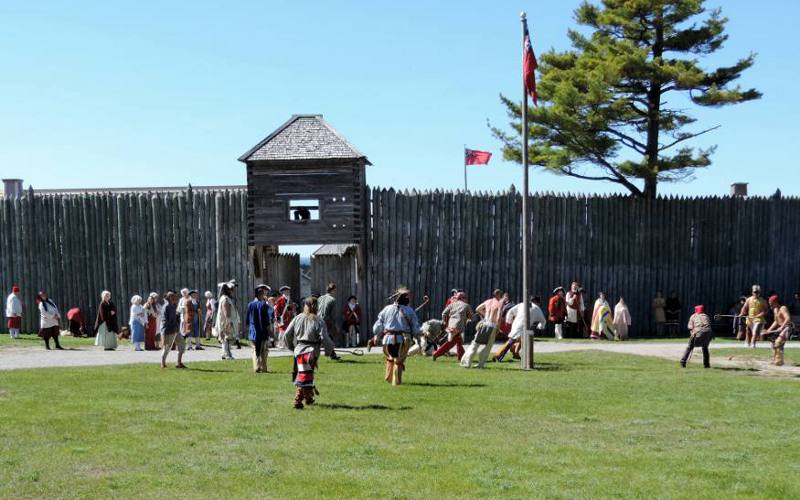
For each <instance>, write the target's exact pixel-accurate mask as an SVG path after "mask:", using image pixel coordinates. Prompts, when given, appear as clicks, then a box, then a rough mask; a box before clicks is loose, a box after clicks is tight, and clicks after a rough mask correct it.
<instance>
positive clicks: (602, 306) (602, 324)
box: [591, 292, 614, 340]
mask: <svg viewBox="0 0 800 500" xmlns="http://www.w3.org/2000/svg"><path fill="white" fill-rule="evenodd" d="M591 329H592V335H591V338H592V339H595V340H596V339H601V338H603V339H608V340H613V339H614V318H613V317H612V316H611V307H610V306H609V305H608V301H607V300H606V294H605V292H600V294H599V295H598V297H597V300H596V301H595V302H594V309H593V310H592V326H591Z"/></svg>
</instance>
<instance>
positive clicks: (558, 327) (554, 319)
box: [547, 286, 567, 340]
mask: <svg viewBox="0 0 800 500" xmlns="http://www.w3.org/2000/svg"><path fill="white" fill-rule="evenodd" d="M565 296H566V292H565V290H564V287H563V286H560V287H558V288H556V289H555V290H553V296H552V297H550V302H548V304H547V317H548V319H549V320H550V322H551V323H553V331H554V332H555V337H556V338H557V339H559V340H560V339H563V338H564V320H566V319H567V300H566V298H565Z"/></svg>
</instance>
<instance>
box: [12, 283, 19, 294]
mask: <svg viewBox="0 0 800 500" xmlns="http://www.w3.org/2000/svg"><path fill="white" fill-rule="evenodd" d="M11 293H19V287H18V286H17V285H14V286H12V287H11Z"/></svg>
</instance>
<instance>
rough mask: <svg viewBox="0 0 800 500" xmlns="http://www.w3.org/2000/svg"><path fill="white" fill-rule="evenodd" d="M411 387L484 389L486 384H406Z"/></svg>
mask: <svg viewBox="0 0 800 500" xmlns="http://www.w3.org/2000/svg"><path fill="white" fill-rule="evenodd" d="M403 385H410V386H413V387H486V384H460V383H457V382H408V383H406V384H403Z"/></svg>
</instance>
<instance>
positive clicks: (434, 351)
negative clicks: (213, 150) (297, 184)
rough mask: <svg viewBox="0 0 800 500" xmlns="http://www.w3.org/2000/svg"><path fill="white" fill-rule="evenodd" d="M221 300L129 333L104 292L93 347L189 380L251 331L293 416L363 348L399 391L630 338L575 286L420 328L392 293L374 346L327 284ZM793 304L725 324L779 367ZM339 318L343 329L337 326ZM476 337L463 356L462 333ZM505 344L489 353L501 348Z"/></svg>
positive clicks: (604, 306) (659, 317)
mask: <svg viewBox="0 0 800 500" xmlns="http://www.w3.org/2000/svg"><path fill="white" fill-rule="evenodd" d="M217 288H218V290H217V294H216V295H215V294H213V293H211V292H210V291H206V292H205V294H204V298H205V302H203V301H201V299H200V293H199V291H198V290H189V289H187V288H184V289H182V290H181V291H180V292H175V291H173V290H168V291H167V292H166V293H165V294H164V296H163V297H161V296H160V295H159V294H158V293H155V292H153V293H150V294H149V295H148V297H147V300H146V301H145V300H144V299H143V298H142V297H141V296H139V295H134V296H133V297H132V298H131V299H130V311H129V312H130V314H129V321H128V328H127V329H121V328H120V325H119V321H118V314H117V308H116V306H115V304H114V302H113V301H112V295H111V292H109V291H103V292H102V293H101V294H100V303H99V304H98V307H97V316H96V319H95V323H94V328H93V332H94V333H95V335H96V337H95V345H97V346H101V347H102V348H103V349H105V350H109V351H110V350H115V349H116V348H117V347H118V339H119V338H120V337H121V336H124V335H125V333H123V330H127V333H128V334H129V335H130V339H131V342H132V344H133V348H134V350H136V351H143V350H158V349H160V350H161V367H162V368H165V367H166V362H167V358H168V356H169V354H170V352H171V351H173V350H175V351H177V362H176V365H175V366H176V368H186V365H185V364H184V363H183V355H184V352H185V351H186V350H187V349H189V350H192V349H195V350H202V349H204V347H203V345H202V343H201V339H206V340H208V339H211V338H212V337H215V338H216V339H217V341H218V342H219V344H221V347H222V359H223V360H231V359H234V356H233V353H232V348H233V346H236V347H237V348H239V349H240V348H241V343H240V330H241V329H242V327H244V328H245V329H246V332H247V339H248V340H249V341H250V344H251V346H252V359H253V371H254V372H256V373H266V372H268V358H269V350H270V348H273V347H276V346H277V347H282V348H285V349H289V350H290V351H292V354H293V375H292V381H293V384H294V386H295V396H294V406H295V408H298V409H300V408H303V407H304V405H308V404H313V402H314V396H315V395H317V394H319V393H318V391H317V388H316V383H315V378H314V373H315V369H316V367H317V363H318V360H319V358H320V356H321V355H322V354H323V353H324V354H325V355H327V356H329V357H331V358H333V359H338V355H337V353H336V349H337V348H349V347H356V346H359V345H362V342H366V344H367V346H368V348H372V347H375V346H381V348H382V350H383V355H384V363H385V373H384V380H385V381H386V382H388V383H390V384H392V385H400V384H402V380H403V372H404V371H405V368H406V366H405V363H406V359H407V358H408V356H411V355H415V354H421V355H424V356H430V357H431V359H432V360H433V361H436V360H437V359H438V358H441V357H442V356H449V355H451V352H452V351H453V350H455V354H456V356H457V357H458V361H459V364H460V366H462V367H464V368H472V367H477V368H484V367H485V366H486V364H487V362H488V361H489V359H492V360H493V361H497V362H502V361H503V360H504V359H505V357H506V356H507V355H508V354H509V353H511V355H512V357H513V358H515V359H519V358H520V346H521V343H522V342H521V340H522V338H523V335H529V336H530V337H531V338H532V337H533V335H534V330H538V331H539V332H543V331H544V330H545V328H546V325H547V324H548V322H550V323H552V324H553V325H554V326H553V332H554V336H555V337H556V338H557V339H561V338H564V337H578V338H580V337H584V338H590V339H607V340H625V339H627V338H628V331H629V328H630V326H631V315H630V312H629V311H628V308H627V305H626V304H625V301H624V299H623V298H622V297H619V299H618V302H617V303H616V305H615V306H614V308H613V310H612V308H611V306H610V304H609V302H608V299H607V296H606V294H605V293H604V292H599V293H598V295H597V299H596V300H595V301H594V304H593V307H592V309H591V314H590V315H588V316H587V312H588V310H587V307H586V304H585V299H584V290H583V288H582V287H581V285H580V283H579V282H577V281H574V282H573V283H571V285H570V287H569V290H568V291H567V290H565V289H564V288H563V287H560V286H559V287H556V288H555V289H554V290H553V292H552V296H551V297H550V299H549V301H548V303H547V308H546V313H545V311H543V310H542V301H541V298H540V297H531V298H530V300H529V302H527V303H525V302H519V303H516V302H512V300H511V298H510V295H509V294H508V293H507V292H504V291H503V290H500V289H496V290H494V291H493V293H492V295H491V296H490V297H488V298H487V299H485V300H484V301H482V302H480V304H478V305H477V306H476V307H475V308H473V307H472V306H471V305H470V303H469V301H468V299H467V296H466V294H465V292H464V291H463V290H460V289H453V290H451V294H450V296H449V298H448V299H447V301H446V303H445V306H444V309H443V311H442V312H441V315H440V318H439V317H436V318H433V319H429V320H428V321H425V322H420V319H419V316H418V315H417V312H418V309H421V308H422V307H425V306H426V305H428V304H429V300H428V298H427V297H424V300H423V301H422V304H421V305H420V306H419V307H418V308H417V309H414V308H413V307H412V306H411V302H412V300H413V294H412V292H411V290H409V289H407V288H399V289H397V290H396V292H395V293H394V294H393V295H392V296H391V297H390V300H391V303H390V304H389V305H387V306H386V307H384V308H383V309H382V310H381V311H380V312H379V313H378V315H377V318H376V320H375V322H374V323H373V325H372V329H371V332H370V335H368V336H367V338H365V337H362V332H361V330H360V326H361V323H362V318H363V316H362V310H361V306H360V305H359V304H358V300H357V298H356V297H355V296H350V297H348V299H347V301H346V302H345V304H344V305H343V307H342V309H341V310H340V311H341V315H340V316H337V314H336V311H337V301H336V292H337V290H336V284H334V283H330V284H328V286H327V287H326V293H325V294H324V295H319V294H312V295H311V296H309V297H307V298H305V299H304V300H303V301H302V307H300V305H299V304H297V303H295V302H294V301H293V299H292V294H291V291H292V290H291V288H290V287H288V286H282V287H280V289H279V290H278V291H277V292H273V290H272V289H271V287H269V286H268V285H258V286H256V287H255V289H254V290H253V297H252V300H251V301H250V302H249V303H248V304H247V309H246V317H245V318H244V320H242V319H241V318H240V317H239V312H238V307H237V304H236V299H235V297H234V295H235V291H236V290H237V288H238V285H237V283H236V281H235V280H230V281H226V282H223V283H219V284H218V287H217ZM19 294H20V288H19V287H18V286H14V287H13V288H12V291H11V294H10V295H9V296H8V298H7V300H6V311H5V312H6V317H7V320H8V322H7V324H8V328H9V332H10V334H11V337H12V338H18V337H19V333H20V328H21V318H22V314H23V311H24V308H23V304H22V301H21V299H20V297H19ZM36 297H37V298H36V301H37V306H38V310H39V319H40V330H39V336H40V337H41V338H42V339H43V341H44V343H45V347H46V348H47V349H50V348H51V347H50V341H51V340H52V341H54V347H55V348H56V349H62V346H61V345H60V343H59V336H60V326H61V314H60V312H59V307H58V306H57V305H56V304H55V302H53V300H52V299H51V298H50V297H49V296H48V294H47V293H46V292H44V291H40V292H39V293H38V294H37V296H36ZM798 305H800V294H795V304H794V306H795V309H794V310H792V308H791V307H790V306H788V305H786V304H783V303H782V302H781V301H780V299H779V297H778V296H777V295H774V294H771V295H770V296H769V299H768V300H765V299H764V298H763V297H762V291H761V287H760V286H758V285H753V287H752V293H751V295H750V296H749V297H742V298H741V301H740V303H739V307H738V308H734V309H733V310H732V313H733V314H730V315H715V319H718V318H719V317H722V316H725V317H730V318H732V319H733V324H734V330H735V332H736V334H737V338H740V340H743V341H745V342H746V343H747V345H748V346H752V347H756V345H757V342H759V341H761V340H769V341H770V342H771V343H772V348H773V356H772V363H773V364H775V365H782V364H783V362H784V359H783V348H784V345H785V343H786V341H788V340H789V339H790V338H791V336H792V334H793V333H794V328H795V327H794V325H795V322H796V321H797V320H798V315H800V308H797V307H796V306H798ZM524 308H528V317H529V324H528V325H524V324H523V323H524V319H523V318H524V314H523V313H524ZM653 308H654V311H655V320H656V325H657V327H658V326H659V325H660V326H661V327H662V328H663V326H664V325H667V324H670V322H673V321H676V320H679V318H680V308H681V306H680V301H679V300H678V299H677V295H676V294H674V293H671V294H670V296H669V297H667V298H664V297H663V294H661V293H660V292H659V293H658V294H657V295H656V298H655V299H654V300H653ZM337 318H341V322H338V321H337ZM67 320H68V321H69V329H70V331H73V332H76V333H77V332H84V333H86V332H87V330H88V329H87V328H86V325H85V324H83V323H84V322H83V315H82V312H81V311H80V310H77V309H75V308H73V309H70V311H69V312H68V313H67ZM687 328H688V330H689V332H690V340H689V344H688V346H687V348H686V351H685V353H684V356H683V357H682V358H681V365H682V366H684V367H685V366H686V363H687V361H688V359H689V357H690V356H691V354H692V352H693V350H694V348H696V347H699V348H701V349H702V351H703V364H704V366H705V367H709V361H710V360H709V351H708V346H709V343H710V342H711V340H712V338H713V329H712V319H711V317H710V316H709V315H708V314H707V313H706V312H705V307H704V306H703V305H697V306H695V308H694V314H692V315H691V316H690V317H689V320H688V322H687ZM469 329H472V336H471V339H470V340H469V343H468V344H467V345H466V347H465V340H466V339H467V331H468V330H469ZM498 339H500V340H502V342H500V343H499V345H498V346H497V349H496V351H495V352H494V353H493V352H492V350H493V349H494V347H495V341H496V340H498Z"/></svg>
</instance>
